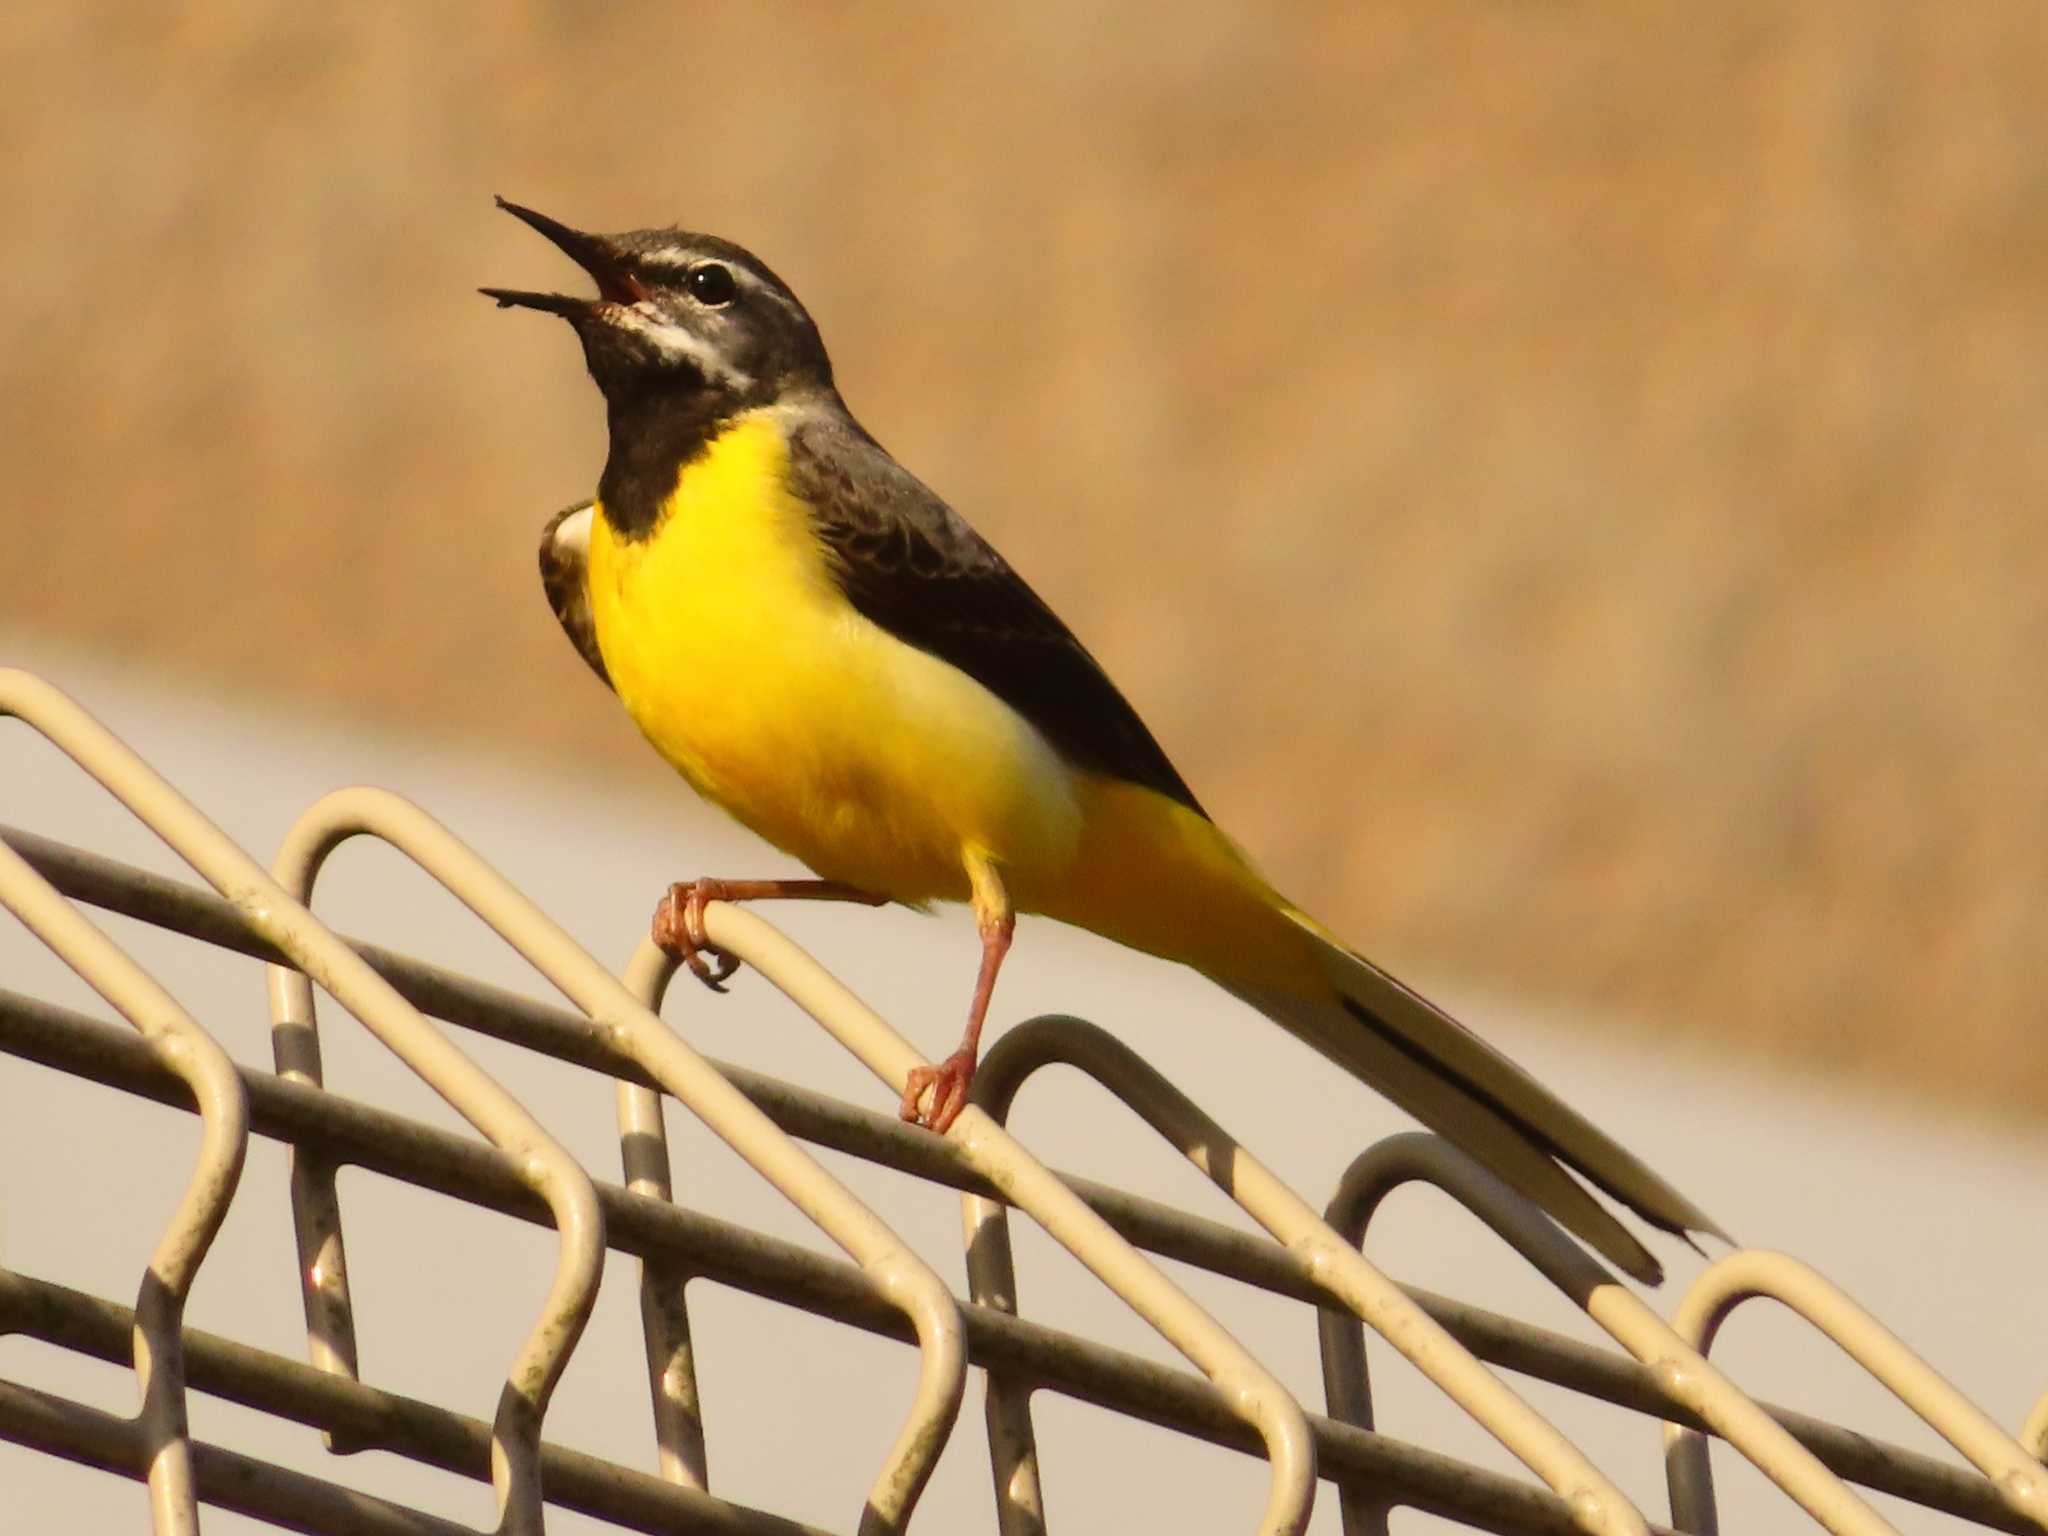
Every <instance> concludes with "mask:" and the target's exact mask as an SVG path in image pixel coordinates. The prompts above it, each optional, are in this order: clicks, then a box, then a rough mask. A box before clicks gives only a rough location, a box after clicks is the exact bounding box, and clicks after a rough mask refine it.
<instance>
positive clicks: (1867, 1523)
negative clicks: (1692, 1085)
mask: <svg viewBox="0 0 2048 1536" xmlns="http://www.w3.org/2000/svg"><path fill="white" fill-rule="evenodd" d="M1415 1179H1420V1180H1422V1181H1424V1182H1426V1183H1430V1184H1434V1185H1436V1186H1437V1188H1439V1189H1441V1190H1442V1191H1443V1192H1444V1193H1445V1194H1447V1195H1449V1196H1450V1197H1451V1198H1452V1199H1454V1200H1456V1201H1457V1202H1458V1203H1459V1204H1460V1205H1462V1206H1464V1207H1465V1208H1466V1209H1467V1210H1469V1211H1471V1212H1472V1214H1473V1215H1475V1216H1477V1217H1478V1218H1479V1219H1480V1220H1481V1221H1483V1222H1485V1223H1486V1224H1487V1225H1488V1226H1489V1227H1491V1228H1493V1230H1494V1232H1495V1233H1497V1234H1498V1235H1499V1236H1500V1237H1501V1238H1502V1239H1503V1240H1504V1241H1505V1242H1506V1243H1507V1244H1508V1245H1509V1246H1510V1247H1512V1248H1514V1249H1515V1250H1516V1251H1517V1252H1519V1253H1520V1254H1521V1255H1522V1257H1523V1258H1525V1259H1527V1260H1528V1261H1529V1262H1530V1263H1531V1264H1532V1265H1534V1266H1535V1268H1536V1270H1537V1272H1538V1273H1539V1274H1541V1275H1542V1276H1543V1278H1544V1279H1546V1280H1548V1281H1549V1282H1550V1283H1551V1284H1552V1285H1554V1286H1556V1287H1557V1288H1558V1289H1559V1290H1560V1291H1562V1292H1564V1294H1565V1295H1567V1296H1569V1297H1570V1298H1571V1299H1572V1301H1573V1303H1574V1304H1576V1305H1577V1306H1578V1307H1579V1308H1580V1309H1581V1310H1582V1311H1583V1312H1585V1314H1586V1315H1587V1316H1588V1317H1590V1318H1592V1319H1593V1321H1594V1322H1596V1323H1598V1324H1599V1325H1600V1326H1601V1327H1602V1328H1603V1329H1605V1330H1606V1331H1607V1333H1608V1334H1609V1336H1610V1337H1612V1338H1613V1339H1614V1341H1615V1342H1616V1343H1617V1344H1619V1345H1621V1347H1622V1348H1623V1349H1625V1350H1627V1351H1628V1352H1629V1353H1630V1354H1632V1355H1634V1356H1635V1357H1636V1358H1637V1359H1638V1360H1640V1361H1642V1362H1643V1364H1645V1365H1647V1366H1648V1367H1649V1368H1650V1370H1651V1373H1652V1374H1653V1375H1654V1376H1655V1377H1656V1379H1657V1383H1658V1385H1659V1386H1660V1387H1662V1388H1663V1390H1664V1393H1665V1395H1666V1396H1668V1397H1669V1398H1670V1399H1671V1400H1672V1401H1674V1402H1676V1403H1678V1404H1679V1405H1680V1406H1682V1407H1684V1408H1687V1409H1689V1410H1691V1411H1692V1412H1693V1413H1695V1414H1697V1415H1698V1416H1699V1418H1700V1419H1701V1420H1703V1421H1704V1422H1705V1423H1706V1424H1707V1425H1708V1426H1709V1427H1710V1428H1712V1429H1713V1430H1714V1432H1715V1433H1716V1434H1718V1435H1720V1436H1721V1437H1722V1438H1723V1439H1725V1440H1726V1441H1727V1442H1728V1443H1729V1444H1730V1445H1732V1446H1734V1447H1735V1448H1736V1450H1738V1451H1740V1452H1741V1453H1742V1454H1743V1455H1744V1456H1745V1457H1747V1458H1748V1459H1749V1460H1750V1461H1751V1462H1752V1463H1753V1464H1754V1465H1755V1466H1756V1467H1757V1469H1758V1470H1759V1471H1761V1472H1762V1473H1763V1474H1764V1475H1765V1476H1766V1477H1768V1478H1769V1479H1770V1480H1771V1481H1772V1482H1774V1483H1776V1484H1777V1485H1778V1486H1779V1487H1780V1488H1782V1489H1784V1490H1785V1492H1786V1493H1788V1494H1790V1495H1791V1497H1792V1498H1793V1499H1794V1500H1795V1501H1796V1502H1797V1503H1798V1504H1799V1506H1800V1507H1801V1508H1802V1509H1804V1510H1805V1511H1806V1512H1807V1513H1808V1514H1810V1515H1812V1516H1813V1518H1814V1519H1815V1520H1818V1521H1819V1522H1820V1523H1821V1524H1822V1525H1823V1526H1825V1527H1826V1528H1827V1529H1828V1530H1830V1531H1833V1532H1835V1533H1836V1536H1896V1532H1894V1531H1893V1529H1892V1527H1891V1526H1890V1525H1888V1524H1887V1523H1886V1522H1885V1521H1883V1520H1882V1519H1880V1518H1879V1517H1878V1514H1877V1512H1876V1511H1875V1510H1873V1509H1872V1508H1871V1507H1870V1506H1869V1505H1868V1504H1867V1503H1865V1502H1864V1501H1863V1500H1862V1499H1861V1498H1859V1497H1858V1496H1857V1495H1856V1494H1855V1493H1854V1492H1852V1491H1851V1490H1850V1488H1849V1487H1848V1485H1847V1484H1845V1483H1844V1482H1843V1481H1842V1480H1841V1479H1840V1478H1838V1477H1836V1476H1835V1474H1834V1473H1832V1472H1830V1471H1829V1470H1828V1469H1827V1468H1826V1467H1825V1466H1823V1465H1822V1464H1821V1462H1820V1460H1819V1458H1818V1457H1816V1456H1815V1455H1814V1454H1813V1452H1811V1451H1809V1450H1808V1449H1807V1448H1806V1447H1805V1446H1803V1445H1801V1444H1800V1443H1799V1442H1798V1441H1797V1440H1795V1439H1794V1438H1793V1437H1792V1435H1791V1433H1790V1432H1789V1431H1787V1430H1786V1428H1785V1427H1784V1426H1783V1425H1782V1424H1780V1423H1778V1421H1777V1420H1775V1419H1773V1418H1772V1417H1771V1416H1770V1415H1769V1414H1768V1413H1766V1412H1765V1411H1764V1410H1763V1408H1762V1407H1760V1406H1759V1405H1758V1404H1757V1403H1756V1402H1755V1401H1754V1400H1752V1399H1751V1398H1750V1397H1749V1396H1747V1395H1746V1394H1745V1393H1744V1392H1742V1390H1741V1389H1740V1388H1738V1387H1737V1386H1736V1385H1735V1384H1734V1383H1733V1382H1731V1381H1730V1380H1728V1378H1727V1377H1725V1376H1723V1375H1722V1374H1721V1373H1720V1372H1719V1371H1718V1370H1716V1369H1715V1368H1714V1367H1713V1366H1712V1365H1709V1364H1708V1363H1707V1361H1706V1358H1705V1357H1704V1356H1702V1355H1701V1354H1700V1353H1699V1351H1698V1350H1696V1349H1694V1348H1693V1347H1692V1346H1691V1345H1690V1344H1688V1343H1687V1342H1686V1341H1685V1340H1684V1339H1682V1338H1680V1337H1679V1336H1678V1335H1677V1334H1676V1333H1674V1332H1673V1331H1672V1329H1671V1327H1670V1325H1669V1324H1668V1323H1666V1322H1665V1321H1664V1319H1663V1318H1661V1317H1659V1316H1658V1315H1657V1314H1656V1313H1655V1312H1652V1311H1651V1310H1650V1309H1649V1308H1648V1307H1647V1306H1645V1305H1644V1304H1643V1302H1642V1301H1641V1300H1640V1299H1639V1298H1638V1297H1637V1296H1636V1295H1635V1293H1634V1292H1632V1291H1629V1290H1627V1289H1626V1288H1625V1287H1623V1286H1622V1284H1621V1283H1620V1282H1619V1281H1618V1280H1616V1279H1615V1278H1614V1277H1613V1276H1612V1275H1610V1274H1609V1273H1608V1272H1607V1270H1606V1269H1605V1267H1603V1266H1602V1265H1601V1264H1599V1263H1598V1262H1597V1261H1596V1260H1594V1259H1593V1258H1592V1257H1591V1256H1589V1255H1588V1254H1587V1253H1586V1251H1585V1250H1584V1249H1582V1248H1580V1247H1579V1246H1578V1245H1577V1244H1576V1243H1574V1242H1572V1241H1571V1239H1570V1238H1568V1237H1566V1236H1565V1234H1564V1233H1563V1231H1562V1230H1561V1229H1560V1228H1559V1227H1558V1226H1557V1224H1556V1223H1555V1222H1553V1221H1551V1219H1550V1218H1549V1217H1548V1216H1546V1215H1544V1214H1543V1212H1542V1211H1540V1210H1538V1209H1537V1208H1536V1207H1535V1206H1534V1205H1532V1204H1531V1203H1530V1202H1529V1201H1527V1200H1525V1199H1524V1198H1523V1197H1522V1196H1520V1195H1518V1194H1516V1193H1515V1192H1514V1191H1513V1190H1511V1189H1509V1188H1508V1187H1507V1185H1505V1184H1503V1183H1502V1182H1501V1181H1500V1180H1499V1179H1497V1178H1495V1177H1494V1176H1493V1175H1492V1174H1491V1173H1489V1172H1488V1171H1487V1170H1486V1169H1484V1168H1482V1167H1480V1165H1479V1164H1478V1163H1476V1162H1474V1161H1473V1160H1472V1159H1471V1158H1470V1157H1468V1156H1466V1155H1465V1154H1464V1153H1463V1152H1460V1151H1459V1150H1458V1149H1457V1148H1456V1147H1454V1146H1452V1145H1451V1144H1450V1143H1449V1142H1447V1141H1445V1140H1444V1139H1443V1138H1442V1137H1440V1136H1435V1135H1430V1134H1428V1133H1425V1132H1421V1131H1411V1132H1407V1133H1404V1134H1402V1135H1399V1136H1390V1137H1388V1138H1387V1139H1386V1140H1385V1141H1382V1142H1379V1143H1377V1144H1376V1145H1374V1146H1372V1147H1369V1148H1368V1149H1366V1150H1365V1151H1364V1152H1362V1153H1360V1154H1359V1155H1358V1157H1356V1158H1355V1159H1353V1160H1352V1163H1351V1166H1350V1167H1349V1168H1347V1169H1345V1170H1344V1176H1343V1178H1342V1179H1341V1180H1339V1181H1338V1186H1337V1193H1336V1195H1335V1196H1334V1197H1333V1198H1332V1199H1331V1201H1330V1208H1329V1211H1328V1217H1329V1222H1330V1225H1331V1226H1333V1227H1335V1228H1336V1229H1337V1230H1338V1231H1339V1232H1342V1233H1344V1234H1345V1235H1346V1236H1347V1237H1354V1234H1355V1237H1354V1240H1355V1241H1358V1242H1361V1243H1362V1242H1363V1241H1364V1238H1365V1229H1366V1226H1367V1224H1368V1223H1370V1222H1371V1220H1372V1218H1373V1213H1374V1212H1375V1211H1377V1210H1378V1209H1379V1205H1380V1202H1381V1201H1382V1200H1383V1199H1385V1198H1386V1197H1387V1195H1389V1194H1391V1193H1392V1192H1393V1191H1394V1190H1395V1189H1396V1188H1398V1187H1399V1186H1400V1185H1402V1184H1405V1183H1408V1182H1409V1181H1410V1180H1415Z"/></svg>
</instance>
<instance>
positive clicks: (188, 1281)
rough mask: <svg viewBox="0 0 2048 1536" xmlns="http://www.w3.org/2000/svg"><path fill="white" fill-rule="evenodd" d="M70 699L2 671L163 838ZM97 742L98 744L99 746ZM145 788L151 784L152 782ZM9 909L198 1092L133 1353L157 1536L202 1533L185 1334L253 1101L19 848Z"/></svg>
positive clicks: (147, 1274)
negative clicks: (189, 1163)
mask: <svg viewBox="0 0 2048 1536" xmlns="http://www.w3.org/2000/svg"><path fill="white" fill-rule="evenodd" d="M82 713H83V712H82V711H79V710H78V709H77V707H76V706H75V705H72V704H71V702H70V700H69V699H67V698H65V697H64V695H62V694H61V693H58V692H57V691H56V690H55V689H53V688H51V687H49V686H48V685H47V684H45V683H43V682H42V681H41V680H40V679H37V678H34V677H31V676H30V675H29V674H27V673H25V672H20V671H16V670H13V669H0V714H8V715H13V716H14V717H15V718H17V719H19V720H20V721H21V722H22V723H23V724H25V725H27V726H28V727H29V728H30V729H32V730H35V731H37V732H39V733H40V734H41V735H42V736H44V737H45V738H46V739H48V740H49V741H50V742H51V743H52V744H53V745H55V746H56V747H57V748H58V749H59V750H60V751H63V752H64V753H65V754H66V755H67V756H69V757H71V759H72V760H73V761H74V762H76V763H78V765H79V766H80V767H81V768H83V769H84V770H85V771H86V772H87V773H89V774H92V775H93V777H95V778H97V779H98V780H99V781H100V782H101V783H102V784H105V785H106V786H107V788H108V789H109V790H110V791H112V792H113V793H114V795H115V797H116V798H117V799H119V800H120V801H121V802H122V803H123V804H124V805H125V806H127V807H128V809H129V810H131V811H132V812H134V814H135V815H136V816H137V817H138V818H139V819H140V820H141V821H142V822H143V823H144V825H146V826H149V827H150V828H151V829H152V830H153V831H157V832H159V834H160V835H162V828H161V827H159V826H158V825H157V823H156V821H155V819H154V818H153V816H152V811H153V810H154V809H156V808H155V807H153V806H152V805H151V803H150V801H149V798H148V796H147V795H146V794H141V795H137V794H135V793H134V792H133V789H132V787H131V786H126V785H123V784H121V783H119V782H118V776H115V777H116V782H111V783H110V782H109V775H108V774H106V773H104V772H102V771H100V770H99V769H97V768H96V767H95V766H94V764H93V763H92V762H91V761H88V760H86V759H85V758H81V756H80V754H79V752H78V751H77V750H75V749H74V748H75V745H76V741H77V737H78V736H79V735H80V732H79V730H78V728H77V727H78V724H79V721H78V720H77V719H76V718H75V716H77V715H80V714H82ZM90 745H91V743H89V742H88V743H87V746H88V747H90ZM145 788H146V786H145ZM0 905H4V906H6V908H7V909H8V910H9V911H10V912H12V913H13V914H14V915H15V916H16V917H17V918H19V919H20V920H21V922H22V923H23V924H24V925H26V926H27V928H28V930H29V931H30V932H31V933H33V934H34V935H35V936H36V937H37V938H38V939H39V940H41V941H42V943H43V944H45V945H47V946H48V947H49V949H50V950H51V951H52V952H53V953H54V954H56V956H57V957H58V958H59V959H60V960H62V961H63V962H64V963H65V964H66V965H67V966H69V967H70V968H71V969H72V970H73V971H74V972H76V973H77V975H78V976H79V977H80V979H82V980H83V981H84V982H85V983H86V984H87V985H88V986H90V987H91V988H92V989H93V990H94V991H95V992H97V993H99V995H100V996H101V997H103V998H105V999H106V1001H107V1002H108V1003H110V1004H111V1005H112V1006H113V1007H114V1009H115V1011H116V1012H118V1013H119V1014H120V1015H121V1016H122V1017H123V1018H125V1019H127V1020H128V1022H129V1023H131V1024H133V1025H134V1026H135V1029H136V1031H137V1033H139V1034H140V1035H141V1036H142V1038H143V1039H144V1040H145V1041H146V1042H147V1043H148V1046H149V1049H150V1051H151V1052H152V1054H153V1055H154V1056H155V1057H156V1058H157V1060H158V1061H160V1062H162V1064H163V1065H164V1066H165V1067H167V1068H169V1069H170V1070H171V1071H172V1072H174V1073H176V1074H177V1075H178V1077H179V1079H180V1080H181V1081H183V1082H184V1084H185V1085H186V1087H187V1088H188V1089H189V1090H190V1091H191V1094H192V1099H193V1103H194V1105H195V1107H196V1108H197V1110H198V1113H199V1152H198V1156H197V1157H196V1158H195V1159H194V1162H193V1167H192V1176H191V1178H190V1179H189V1180H188V1181H187V1182H186V1186H185V1192H184V1194H183V1196H182V1197H181V1198H180V1199H179V1201H178V1206H177V1209H176V1210H175V1211H174V1212H173V1213H172V1215H171V1219H170V1222H169V1224H168V1225H167V1226H166V1227H165V1228H164V1231H163V1235H162V1236H161V1237H159V1238H158V1239H157V1244H156V1247H155V1249H154V1250H153V1251H152V1252H151V1254H150V1258H149V1264H148V1266H147V1267H146V1268H145V1269H144V1271H143V1276H142V1284H141V1289H140V1291H139V1293H138V1295H137V1298H136V1303H135V1322H134V1326H133V1329H132V1344H131V1356H130V1358H131V1359H132V1361H133V1363H134V1366H135V1378H136V1385H137V1388H138V1389H139V1392H140V1395H141V1398H142V1403H141V1408H140V1410H139V1412H138V1415H137V1418H136V1420H135V1428H136V1430H137V1432H138V1433H139V1435H140V1437H141V1452H142V1456H143V1459H144V1465H145V1466H146V1467H147V1473H146V1479H147V1482H148V1485H149V1502H150V1520H151V1523H152V1525H153V1527H154V1529H155V1531H156V1533H157V1536H197V1532H198V1530H199V1503H198V1491H197V1484H196V1481H195V1475H194V1472H193V1464H192V1437H191V1428H190V1424H189V1422H188V1418H187V1414H186V1408H185V1362H184V1352H183V1346H182V1342H181V1329H182V1327H183V1323H184V1316H185V1301H186V1298H187V1297H188V1296H189V1295H190V1293H191V1289H192V1282H193V1280H194V1279H195V1278H197V1276H198V1273H199V1267H200V1265H201V1264H203V1263H204V1262H205V1260H206V1254H207V1250H208V1249H209V1248H211V1247H212V1246H213V1239H214V1237H215V1236H216V1234H218V1233H219V1231H220V1224H221V1222H222V1221H223V1220H225V1219H226V1217H227V1211H228V1205H229V1203H230V1202H231V1201H233V1199H234V1197H235V1189H236V1187H237V1186H238V1185H239V1183H240V1182H241V1177H242V1163H243V1160H244V1158H245V1157H246V1156H247V1153H248V1148H249V1102H248V1098H247V1096H246V1095H245V1094H244V1093H243V1091H242V1081H241V1078H240V1077H239V1076H238V1075H237V1074H236V1072H235V1067H234V1063H233V1061H232V1060H230V1059H229V1057H228V1054H227V1052H225V1051H223V1050H222V1049H221V1048H220V1045H219V1043H218V1042H217V1041H215V1040H214V1038H213V1037H212V1036H211V1035H209V1034H208V1033H207V1032H206V1031H205V1030H204V1029H202V1028H200V1026H199V1024H198V1022H197V1021H196V1020H194V1019H193V1018H192V1016H191V1015H190V1014H188V1013H186V1012H185V1010H184V1009H183V1008H181V1007H179V1006H178V1003H177V1001H176V1000H175V999H174V998H172V997H171V995H170V994H169V993H168V992H166V991H165V990H164V989H163V987H162V986H160V985H159V984H158V983H157V981H156V978H155V977H153V976H151V975H150V974H149V973H148V972H147V971H145V970H144V969H143V968H142V967H141V966H140V965H138V964H136V963H135V961H134V960H133V959H132V958H131V957H130V956H129V955H128V954H127V953H126V952H125V951H124V950H122V949H121V948H120V947H119V946H118V945H116V944H115V943H114V942H113V941H112V940H111V939H109V938H108V937H107V936H106V934H104V933H102V932H101V931H100V930H99V929H98V928H97V927H95V926H94V925H93V924H92V923H91V922H90V921H89V920H88V919H87V918H86V917H85V915H84V914H83V913H81V912H80V911H79V910H78V909H77V908H76V907H74V906H73V905H72V904H71V903H70V901H68V900H67V899H66V898H65V897H64V896H62V895H61V894H59V892H58V891H57V889H56V887H54V886H53V885H51V884H50V882H49V881H48V880H46V879H45V878H44V877H43V876H42V875H40V874H38V873H37V872H36V871H35V869H33V868H32V867H31V866H30V865H29V863H28V862H27V861H26V860H25V859H23V858H22V857H21V855H20V854H18V853H16V852H15V851H14V850H13V849H12V848H9V847H7V846H6V845H4V844H0Z"/></svg>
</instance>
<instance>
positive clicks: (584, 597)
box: [540, 501, 612, 688]
mask: <svg viewBox="0 0 2048 1536" xmlns="http://www.w3.org/2000/svg"><path fill="white" fill-rule="evenodd" d="M594 516H596V506H595V504H593V503H591V502H588V501H580V502H578V503H577V504H576V505H575V506H573V507H564V508H562V510H561V511H559V512H557V513H556V514H555V515H554V516H553V517H551V518H549V519H548V525H547V527H545V528H543V529H542V530H541V535H540V584H541V588H542V590H543V591H545V592H546V593H547V595H548V606H549V607H550V608H552V609H554V610H555V619H556V621H557V622H558V623H559V624H560V625H561V626H562V633H563V634H565V635H567V636H568V637H569V643H570V644H571V645H573V646H575V647H576V654H577V655H579V656H581V657H582V658H583V659H584V660H585V661H587V662H589V663H590V670H591V671H593V672H595V673H596V674H597V677H598V681H599V682H601V683H603V684H604V685H605V687H607V688H609V687H611V685H612V679H611V674H610V673H609V672H607V671H605V669H604V656H603V655H602V654H601V653H600V652H599V651H598V648H597V626H596V625H595V624H594V623H592V622H591V617H590V581H589V566H590V520H591V518H592V517H594Z"/></svg>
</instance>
